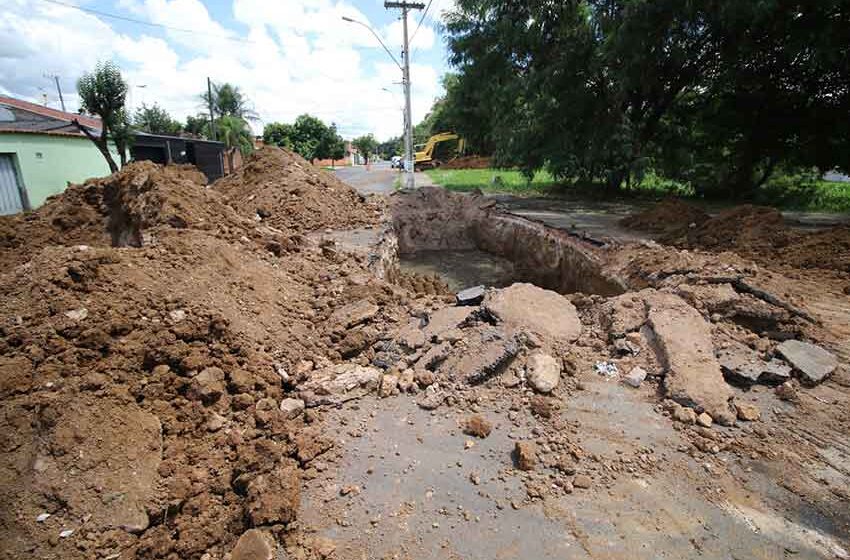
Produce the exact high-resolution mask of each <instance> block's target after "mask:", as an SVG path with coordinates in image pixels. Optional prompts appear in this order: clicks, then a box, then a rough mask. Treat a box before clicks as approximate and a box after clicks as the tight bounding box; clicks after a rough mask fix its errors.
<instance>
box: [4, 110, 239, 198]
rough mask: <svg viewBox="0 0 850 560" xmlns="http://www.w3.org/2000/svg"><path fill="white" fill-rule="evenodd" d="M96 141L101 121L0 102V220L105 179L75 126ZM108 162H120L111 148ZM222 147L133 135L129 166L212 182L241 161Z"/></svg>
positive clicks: (104, 168) (95, 153)
mask: <svg viewBox="0 0 850 560" xmlns="http://www.w3.org/2000/svg"><path fill="white" fill-rule="evenodd" d="M74 120H76V121H77V122H79V123H80V125H81V126H83V127H85V128H86V129H87V130H88V131H89V132H90V133H91V134H93V135H95V136H98V135H100V131H101V126H100V119H99V118H96V117H91V116H87V115H78V114H76V113H67V112H64V111H59V110H56V109H51V108H49V107H44V106H42V105H37V104H35V103H29V102H27V101H22V100H20V99H14V98H12V97H5V96H0V214H15V213H17V212H22V211H26V210H32V209H35V208H38V207H39V206H41V205H42V204H44V201H45V200H47V198H48V197H49V196H52V195H55V194H59V193H61V192H62V191H64V190H65V189H66V188H67V187H68V185H69V184H74V183H82V182H83V181H85V180H86V179H90V178H92V177H104V176H106V175H109V173H110V170H109V165H107V163H106V160H105V159H104V157H103V155H102V154H101V153H100V150H98V149H97V147H96V146H95V145H94V144H93V143H92V142H91V140H89V139H88V138H86V136H85V135H84V134H83V133H81V132H80V131H79V130H78V129H77V127H76V126H75V125H74V124H73V121H74ZM111 151H112V157H113V158H114V159H115V161H116V162H118V161H119V160H120V158H119V155H118V151H117V150H116V149H115V147H114V146H111ZM224 152H225V146H224V144H223V143H222V142H210V141H208V140H201V139H197V138H182V137H175V136H162V135H157V134H147V133H144V132H137V133H135V134H134V137H133V142H132V144H131V147H130V154H129V155H130V159H131V160H149V161H153V162H156V163H161V164H167V163H190V164H193V165H195V166H197V167H198V169H200V170H201V172H203V173H204V175H206V176H207V178H208V179H209V180H210V181H214V180H216V179H218V178H219V177H221V176H222V175H224V174H226V173H229V172H230V171H232V170H230V169H229V164H230V163H231V162H232V163H233V167H234V168H236V167H238V165H239V163H241V156H240V157H229V158H228V157H224Z"/></svg>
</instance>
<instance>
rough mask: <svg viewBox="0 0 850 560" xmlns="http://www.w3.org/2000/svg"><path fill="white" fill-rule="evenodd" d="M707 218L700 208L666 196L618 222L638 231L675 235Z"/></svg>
mask: <svg viewBox="0 0 850 560" xmlns="http://www.w3.org/2000/svg"><path fill="white" fill-rule="evenodd" d="M707 220H708V214H706V213H705V212H703V211H702V210H701V209H700V208H697V207H696V206H694V205H692V204H688V203H687V202H683V201H681V200H679V199H676V198H668V199H665V200H663V201H661V202H659V203H658V204H656V205H655V206H653V207H651V208H649V209H647V210H644V211H642V212H638V213H636V214H632V215H631V216H626V217H625V218H623V219H622V220H620V223H621V224H622V225H623V226H625V227H628V228H632V229H636V230H639V231H648V232H650V233H664V234H668V235H669V234H674V235H675V234H679V233H683V232H686V231H687V230H688V228H689V227H690V226H691V224H697V225H700V224H702V223H704V222H705V221H707Z"/></svg>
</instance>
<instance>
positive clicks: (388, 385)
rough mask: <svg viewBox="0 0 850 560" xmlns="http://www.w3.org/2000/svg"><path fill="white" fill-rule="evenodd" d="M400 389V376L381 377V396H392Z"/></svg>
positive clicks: (379, 392) (379, 391)
mask: <svg viewBox="0 0 850 560" xmlns="http://www.w3.org/2000/svg"><path fill="white" fill-rule="evenodd" d="M397 390H398V376H396V375H389V374H387V375H384V377H383V378H382V379H381V388H380V389H379V390H378V394H379V395H380V397H381V398H387V397H390V396H392V395H393V394H394V393H395V392H396V391H397Z"/></svg>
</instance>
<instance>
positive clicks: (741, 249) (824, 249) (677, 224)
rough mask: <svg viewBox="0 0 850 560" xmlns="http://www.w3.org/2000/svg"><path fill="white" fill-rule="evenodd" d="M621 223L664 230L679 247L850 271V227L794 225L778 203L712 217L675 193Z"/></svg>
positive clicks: (666, 237)
mask: <svg viewBox="0 0 850 560" xmlns="http://www.w3.org/2000/svg"><path fill="white" fill-rule="evenodd" d="M620 223H621V224H623V225H624V226H626V227H631V228H634V229H638V230H641V231H649V232H653V233H659V234H661V241H662V242H664V243H668V244H671V245H675V246H677V247H685V248H689V249H707V250H711V251H721V252H722V251H733V252H735V253H737V254H739V255H741V256H744V257H746V258H750V259H753V260H754V261H756V262H759V263H762V264H771V265H780V266H789V267H793V268H820V269H828V270H837V271H845V272H850V228H848V227H846V226H845V227H837V228H832V229H827V230H822V231H816V232H801V231H795V230H793V229H791V228H789V227H788V226H787V225H786V224H785V221H784V219H783V217H782V213H781V212H779V211H778V210H776V209H775V208H768V207H763V206H751V205H743V206H735V207H733V208H729V209H727V210H724V211H723V212H721V213H720V214H718V215H717V216H715V217H713V218H709V217H708V216H707V215H706V214H705V213H704V212H702V211H701V210H699V209H698V208H695V207H693V206H691V205H689V204H687V203H684V202H681V201H677V200H675V199H671V200H666V201H664V202H661V203H659V204H657V205H655V206H653V207H652V208H650V209H648V210H645V211H643V212H640V213H637V214H634V215H632V216H628V217H626V218H624V219H623V220H622V221H621V222H620ZM691 224H696V225H695V226H694V227H690V225H691Z"/></svg>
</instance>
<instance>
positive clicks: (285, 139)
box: [263, 114, 345, 161]
mask: <svg viewBox="0 0 850 560" xmlns="http://www.w3.org/2000/svg"><path fill="white" fill-rule="evenodd" d="M263 141H264V142H266V143H267V144H272V145H275V146H281V147H286V148H289V149H291V150H294V151H295V152H297V153H298V154H300V155H301V156H302V157H303V158H304V159H306V160H308V161H313V160H315V159H342V158H343V157H345V141H344V140H343V139H342V136H340V135H339V133H338V132H337V129H336V125H335V124H331V125H330V126H328V125H326V124H325V123H324V122H322V121H321V120H320V119H318V118H317V117H314V116H312V115H307V114H304V115H301V116H299V117H298V118H297V119H295V123H293V124H287V123H269V124H267V125H266V126H265V128H264V130H263Z"/></svg>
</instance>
